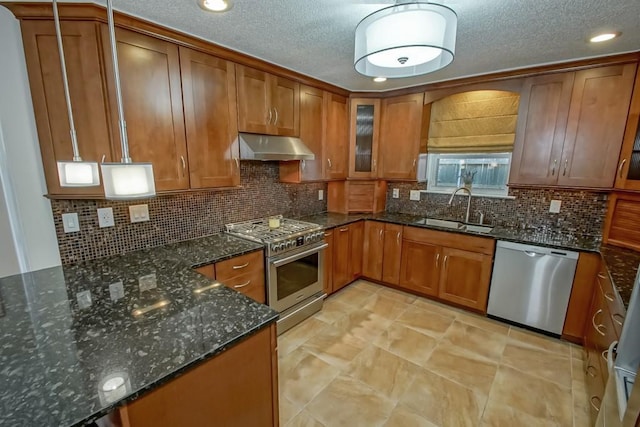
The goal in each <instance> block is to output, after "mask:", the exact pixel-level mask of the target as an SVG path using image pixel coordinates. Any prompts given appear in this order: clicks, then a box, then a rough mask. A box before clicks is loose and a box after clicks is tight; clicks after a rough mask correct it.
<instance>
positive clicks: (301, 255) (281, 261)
mask: <svg viewBox="0 0 640 427" xmlns="http://www.w3.org/2000/svg"><path fill="white" fill-rule="evenodd" d="M328 246H329V245H328V244H327V243H325V244H323V245H321V246H315V247H313V248H311V249H308V250H306V251H304V252H300V253H297V254H295V255H291V256H288V257H286V258H282V259H279V260H276V261H271V263H270V264H271V265H273V266H274V267H280V266H282V265H285V264H288V263H290V262H291V261H295V260H297V259H300V258H304V257H306V256H307V255H311V254H314V253H316V252H320V251H321V250H323V249H325V248H327V247H328Z"/></svg>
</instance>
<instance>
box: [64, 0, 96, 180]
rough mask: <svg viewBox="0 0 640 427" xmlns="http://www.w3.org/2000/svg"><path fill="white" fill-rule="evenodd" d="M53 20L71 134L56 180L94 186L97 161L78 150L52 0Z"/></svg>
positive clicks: (65, 65) (65, 68) (65, 70)
mask: <svg viewBox="0 0 640 427" xmlns="http://www.w3.org/2000/svg"><path fill="white" fill-rule="evenodd" d="M53 20H54V23H55V27H56V39H57V41H58V53H59V54H60V66H61V68H62V86H63V87H64V96H65V100H66V101H67V115H68V116H69V133H70V134H71V147H72V149H73V159H72V160H71V161H58V162H57V163H58V180H59V181H60V186H61V187H95V186H98V185H100V175H99V174H98V163H97V162H84V161H82V157H80V152H79V150H78V138H77V136H76V126H75V122H74V121H73V110H72V109H71V95H70V94H69V81H68V77H67V64H66V62H65V60H64V49H63V47H62V32H61V31H60V16H59V15H58V2H57V0H53Z"/></svg>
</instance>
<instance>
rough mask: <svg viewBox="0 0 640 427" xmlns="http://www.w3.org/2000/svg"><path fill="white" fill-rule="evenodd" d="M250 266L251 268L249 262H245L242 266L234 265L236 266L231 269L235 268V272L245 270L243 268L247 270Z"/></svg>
mask: <svg viewBox="0 0 640 427" xmlns="http://www.w3.org/2000/svg"><path fill="white" fill-rule="evenodd" d="M248 266H249V263H248V262H245V263H244V264H242V265H234V266H233V267H231V268H233V269H234V270H241V269H243V268H245V267H248Z"/></svg>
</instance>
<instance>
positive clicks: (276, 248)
mask: <svg viewBox="0 0 640 427" xmlns="http://www.w3.org/2000/svg"><path fill="white" fill-rule="evenodd" d="M271 252H278V245H276V244H275V243H274V244H273V245H271Z"/></svg>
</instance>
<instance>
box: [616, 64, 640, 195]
mask: <svg viewBox="0 0 640 427" xmlns="http://www.w3.org/2000/svg"><path fill="white" fill-rule="evenodd" d="M615 187H616V188H619V189H623V190H640V69H638V71H637V74H636V83H635V86H634V88H633V96H632V98H631V106H630V107H629V115H628V117H627V126H626V128H625V132H624V137H623V139H622V151H621V153H620V159H619V162H618V172H617V174H616V182H615Z"/></svg>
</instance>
